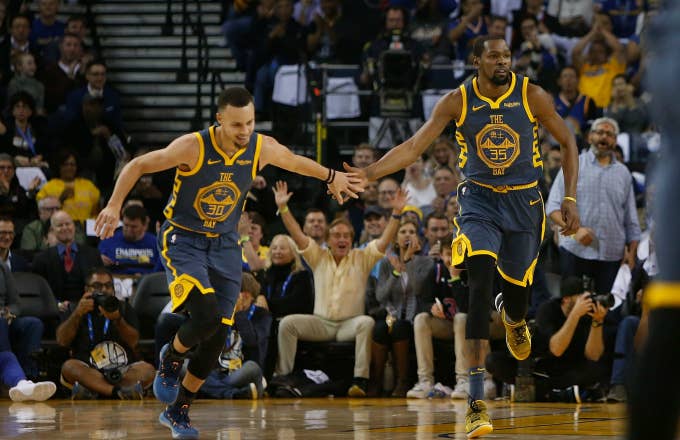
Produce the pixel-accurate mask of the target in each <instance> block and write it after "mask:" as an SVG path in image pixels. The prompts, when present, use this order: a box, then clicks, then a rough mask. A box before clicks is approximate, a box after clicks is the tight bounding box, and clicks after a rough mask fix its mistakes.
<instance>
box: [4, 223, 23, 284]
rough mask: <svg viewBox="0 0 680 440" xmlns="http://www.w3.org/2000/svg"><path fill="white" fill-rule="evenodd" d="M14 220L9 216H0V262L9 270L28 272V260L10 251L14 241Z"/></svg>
mask: <svg viewBox="0 0 680 440" xmlns="http://www.w3.org/2000/svg"><path fill="white" fill-rule="evenodd" d="M14 237H15V233H14V222H13V221H12V219H11V218H9V217H0V263H1V264H4V265H5V266H6V267H7V268H8V269H9V271H10V272H28V261H26V260H25V259H24V257H22V256H21V255H19V254H17V253H15V252H12V243H13V242H14Z"/></svg>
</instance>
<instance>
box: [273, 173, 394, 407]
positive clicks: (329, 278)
mask: <svg viewBox="0 0 680 440" xmlns="http://www.w3.org/2000/svg"><path fill="white" fill-rule="evenodd" d="M290 197H291V194H290V193H288V185H286V183H281V184H277V188H276V193H275V199H276V205H277V206H278V207H279V212H280V213H281V219H282V220H283V223H284V225H285V226H286V229H287V230H288V232H289V233H290V235H291V237H292V238H293V240H294V241H295V244H296V245H297V246H298V248H299V249H301V251H300V253H301V254H302V256H303V258H305V260H306V261H307V263H308V264H309V266H310V267H311V268H312V273H313V274H314V286H315V287H314V289H315V292H314V294H315V296H314V314H313V315H302V314H295V315H288V316H286V317H284V318H283V319H282V320H281V323H280V324H279V337H278V345H279V356H278V360H277V365H276V373H277V374H279V375H285V374H289V373H291V372H292V371H293V363H294V362H295V353H296V352H297V341H298V340H308V341H332V340H339V341H351V340H354V341H355V364H354V379H353V382H352V386H351V387H350V389H349V390H348V395H349V396H350V397H363V396H365V395H366V388H367V384H368V374H369V362H370V356H371V353H370V335H371V332H372V331H373V325H374V322H373V319H372V318H371V317H369V316H366V315H364V309H365V304H364V302H365V301H364V298H365V291H366V282H367V280H368V274H369V272H370V271H371V268H372V267H373V266H374V265H375V263H377V262H378V260H379V259H380V258H381V257H382V256H383V254H384V252H385V250H386V249H387V246H388V244H389V243H390V241H391V240H392V238H393V237H394V234H395V233H396V230H397V227H398V224H399V222H398V220H397V219H398V218H400V217H401V210H402V208H403V207H404V205H405V204H406V194H404V193H403V192H402V191H401V190H399V193H398V194H397V196H396V197H395V200H394V208H393V218H392V219H390V222H389V223H388V225H387V227H386V228H385V232H384V233H383V235H382V236H381V237H380V238H379V239H378V240H374V241H372V242H371V243H369V244H368V246H366V248H364V249H352V248H351V247H352V242H353V241H354V236H353V235H354V231H353V230H352V226H351V224H350V223H349V222H348V221H347V220H345V219H343V218H339V219H336V220H334V221H333V223H331V225H330V227H329V228H328V237H327V241H328V250H324V249H322V248H321V247H320V246H319V245H318V244H317V243H316V242H315V241H314V240H312V239H310V237H308V236H307V235H305V234H304V233H303V232H302V230H301V229H300V226H299V225H298V223H297V221H295V218H294V217H293V215H292V213H291V212H290V211H289V210H288V206H287V203H288V200H289V199H290Z"/></svg>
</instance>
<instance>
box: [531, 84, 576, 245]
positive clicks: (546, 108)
mask: <svg viewBox="0 0 680 440" xmlns="http://www.w3.org/2000/svg"><path fill="white" fill-rule="evenodd" d="M527 98H528V101H529V107H530V109H531V112H532V113H533V115H534V117H535V118H536V119H538V122H540V123H541V125H543V126H544V127H545V128H546V129H547V130H548V131H549V132H550V134H552V135H553V137H554V138H555V139H556V140H557V142H559V143H560V151H561V152H562V171H563V173H564V199H563V200H562V206H561V212H562V221H563V222H564V225H565V226H564V231H563V232H562V233H563V234H564V235H571V234H574V233H576V231H577V230H578V228H579V226H580V221H579V214H578V209H577V206H576V181H577V180H578V148H577V146H576V139H575V138H574V135H573V134H572V133H571V131H569V127H567V124H565V122H564V119H562V118H561V117H560V115H558V114H557V112H556V111H555V103H554V101H553V99H552V97H551V96H550V95H548V94H547V93H546V92H545V90H543V89H542V88H540V87H538V86H535V85H533V84H530V85H529V89H528V90H527Z"/></svg>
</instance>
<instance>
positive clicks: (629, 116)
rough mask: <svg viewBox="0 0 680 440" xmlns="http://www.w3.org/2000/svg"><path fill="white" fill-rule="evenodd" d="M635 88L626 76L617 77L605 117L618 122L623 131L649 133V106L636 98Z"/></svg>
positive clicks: (614, 80) (613, 83)
mask: <svg viewBox="0 0 680 440" xmlns="http://www.w3.org/2000/svg"><path fill="white" fill-rule="evenodd" d="M634 91H635V90H634V87H633V85H632V84H630V83H629V82H628V79H627V78H626V75H623V74H620V75H616V76H615V77H614V79H613V80H612V99H611V101H610V102H609V107H607V108H606V109H605V111H604V115H605V116H607V117H609V118H612V119H614V120H616V122H618V123H619V127H620V128H621V131H622V132H624V133H629V134H639V133H642V132H644V131H647V129H648V128H649V124H650V122H651V120H650V117H649V111H648V110H647V106H646V105H645V104H644V103H643V102H642V101H641V100H640V99H638V98H636V97H635V96H634V94H633V93H634Z"/></svg>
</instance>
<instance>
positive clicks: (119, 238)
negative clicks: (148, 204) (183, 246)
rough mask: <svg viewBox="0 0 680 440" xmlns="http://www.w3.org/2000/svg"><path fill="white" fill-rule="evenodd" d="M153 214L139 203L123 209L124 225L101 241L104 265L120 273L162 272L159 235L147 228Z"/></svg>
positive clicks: (100, 249) (100, 247)
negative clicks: (157, 238)
mask: <svg viewBox="0 0 680 440" xmlns="http://www.w3.org/2000/svg"><path fill="white" fill-rule="evenodd" d="M148 228H149V216H148V215H147V213H146V209H144V207H142V206H139V205H128V206H127V207H126V208H125V209H123V227H121V228H118V229H117V230H116V232H114V234H113V237H111V238H107V239H105V240H102V241H100V242H99V252H100V253H101V255H102V261H103V262H104V266H108V267H109V270H111V272H112V273H114V274H117V275H142V274H146V273H151V272H161V271H162V269H163V268H162V266H161V262H160V255H159V252H158V245H157V243H156V236H155V235H154V234H152V233H150V232H147V231H148Z"/></svg>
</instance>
